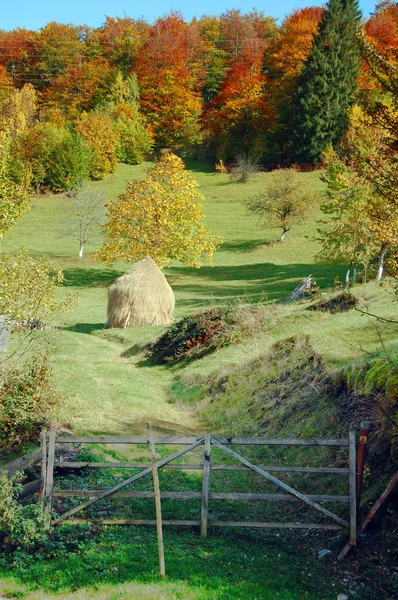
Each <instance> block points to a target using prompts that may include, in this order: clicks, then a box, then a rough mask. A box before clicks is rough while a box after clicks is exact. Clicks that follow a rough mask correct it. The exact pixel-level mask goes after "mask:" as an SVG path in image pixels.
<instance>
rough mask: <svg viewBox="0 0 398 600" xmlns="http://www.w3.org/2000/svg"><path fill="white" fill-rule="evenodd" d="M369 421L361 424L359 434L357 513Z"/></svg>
mask: <svg viewBox="0 0 398 600" xmlns="http://www.w3.org/2000/svg"><path fill="white" fill-rule="evenodd" d="M369 427H370V423H369V421H363V422H362V423H361V431H360V433H359V446H358V458H357V511H358V510H359V507H360V505H361V495H362V482H363V471H364V468H365V458H366V445H367V443H368V434H369Z"/></svg>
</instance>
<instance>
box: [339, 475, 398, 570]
mask: <svg viewBox="0 0 398 600" xmlns="http://www.w3.org/2000/svg"><path fill="white" fill-rule="evenodd" d="M397 484H398V471H397V472H396V473H395V475H394V477H393V478H392V479H391V481H390V483H389V484H388V486H387V487H386V489H385V490H384V492H383V493H382V495H381V496H380V498H379V499H378V500H377V501H376V502H375V504H374V506H373V508H372V510H371V511H370V512H369V514H368V516H367V517H366V519H365V520H364V522H363V523H362V525H361V528H360V530H359V533H363V532H364V531H365V529H366V527H367V526H368V525H369V523H370V522H371V520H372V519H373V517H374V516H375V514H376V513H377V511H378V510H379V508H380V507H381V506H382V505H383V504H384V502H385V501H386V500H387V498H388V496H389V495H390V494H391V492H392V490H393V489H394V488H395V486H396V485H397ZM350 548H351V544H350V542H348V543H347V544H346V545H345V546H344V548H343V549H342V551H341V552H340V554H339V555H338V557H337V558H338V560H342V559H343V558H344V557H345V556H346V555H347V554H348V552H349V550H350Z"/></svg>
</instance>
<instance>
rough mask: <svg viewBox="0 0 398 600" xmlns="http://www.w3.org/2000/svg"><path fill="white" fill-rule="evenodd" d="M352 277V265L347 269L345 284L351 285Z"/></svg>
mask: <svg viewBox="0 0 398 600" xmlns="http://www.w3.org/2000/svg"><path fill="white" fill-rule="evenodd" d="M350 275H351V265H350V266H349V267H348V269H347V273H346V274H345V284H346V285H349V283H350Z"/></svg>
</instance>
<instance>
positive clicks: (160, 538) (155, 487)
mask: <svg viewBox="0 0 398 600" xmlns="http://www.w3.org/2000/svg"><path fill="white" fill-rule="evenodd" d="M147 429H148V441H149V446H150V449H151V462H152V477H153V491H154V493H155V509H156V530H157V535H158V548H159V570H160V575H161V576H164V575H165V574H166V570H165V564H164V547H163V528H162V506H161V503H160V486H159V473H158V468H157V466H156V450H155V442H154V439H153V433H152V427H151V424H150V423H148V424H147Z"/></svg>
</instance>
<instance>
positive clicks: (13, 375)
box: [0, 354, 57, 450]
mask: <svg viewBox="0 0 398 600" xmlns="http://www.w3.org/2000/svg"><path fill="white" fill-rule="evenodd" d="M56 402H57V395H56V390H55V389H54V387H53V385H52V383H51V369H50V366H49V364H48V359H47V356H46V354H41V355H40V354H39V355H38V356H36V357H35V359H34V360H33V359H30V362H29V363H27V364H26V365H25V366H24V368H19V369H17V368H8V369H7V370H5V371H4V372H3V374H2V383H1V387H0V448H2V449H6V450H11V449H12V448H14V447H16V446H21V445H24V444H27V443H31V442H34V441H36V440H37V437H38V435H39V433H40V431H41V429H42V428H43V427H44V426H46V425H49V424H50V420H51V416H52V414H53V410H54V407H55V405H56Z"/></svg>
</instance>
